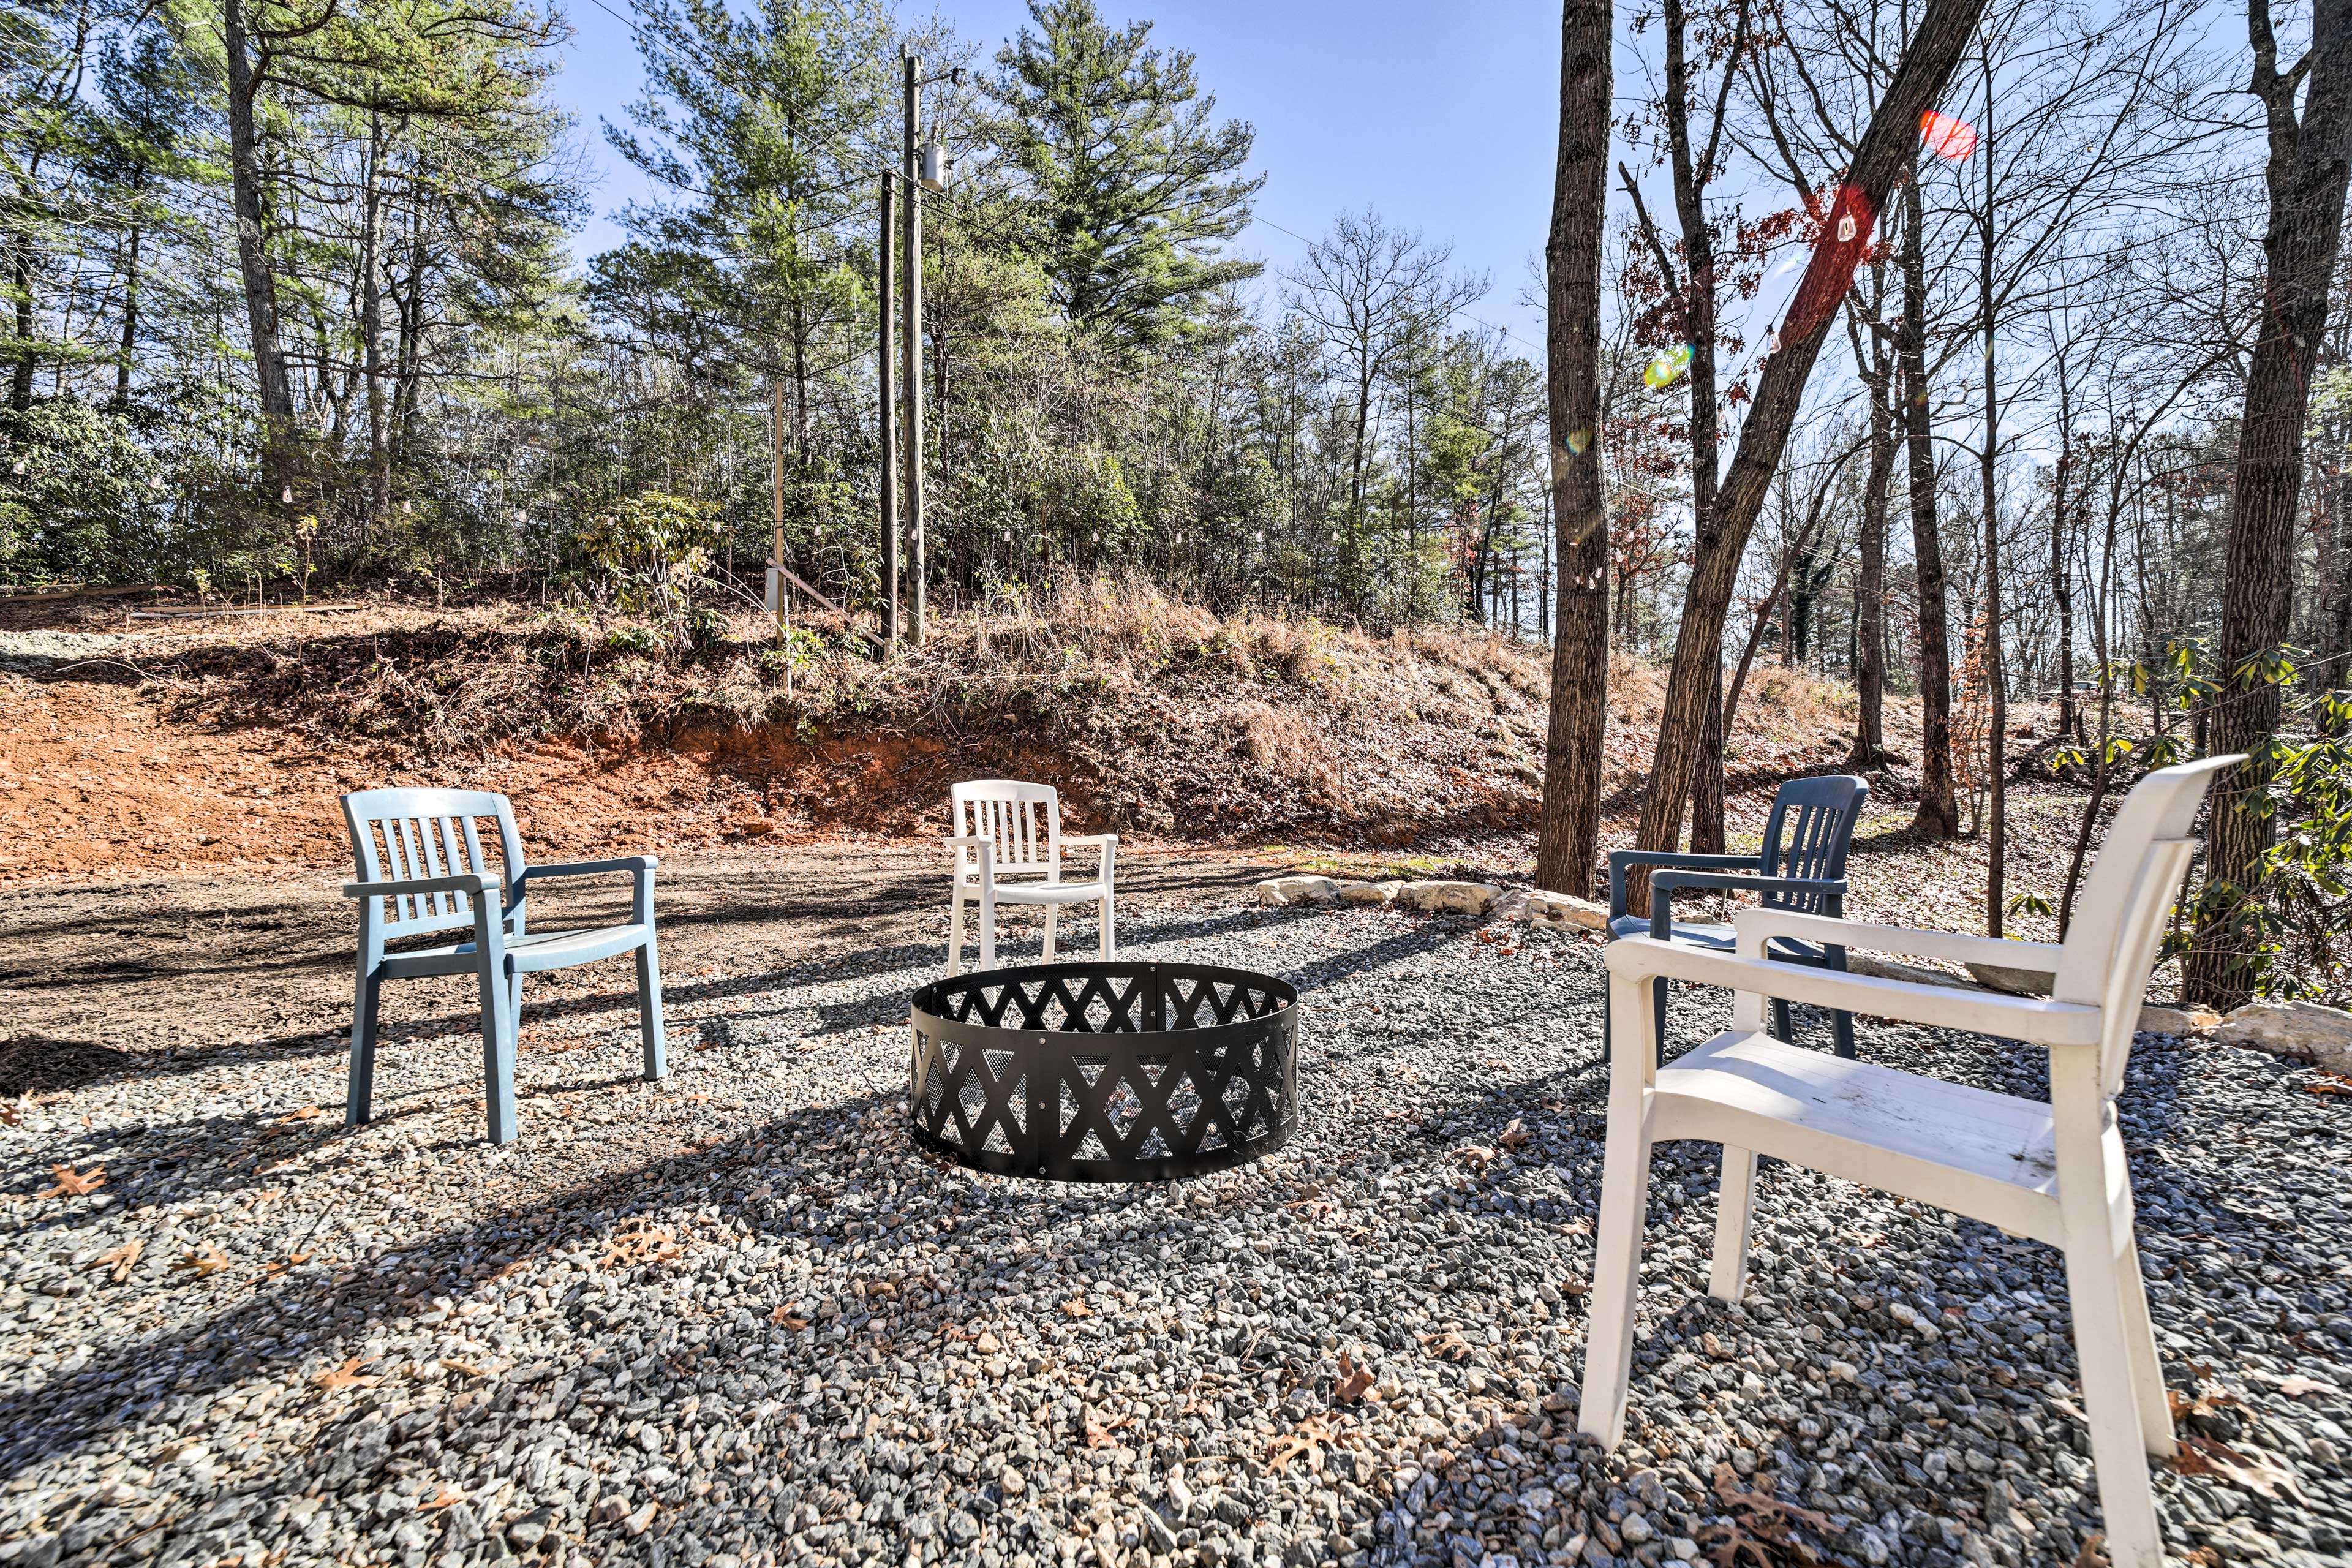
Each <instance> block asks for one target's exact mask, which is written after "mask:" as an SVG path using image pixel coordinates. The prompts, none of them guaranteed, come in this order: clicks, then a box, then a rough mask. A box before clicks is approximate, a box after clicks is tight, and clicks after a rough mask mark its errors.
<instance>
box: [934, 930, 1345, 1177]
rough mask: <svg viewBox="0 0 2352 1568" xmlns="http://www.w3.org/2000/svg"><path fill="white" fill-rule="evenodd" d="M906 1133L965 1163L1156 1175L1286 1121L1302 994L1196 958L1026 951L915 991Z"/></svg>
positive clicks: (1196, 1166) (1249, 1155) (1178, 1171)
mask: <svg viewBox="0 0 2352 1568" xmlns="http://www.w3.org/2000/svg"><path fill="white" fill-rule="evenodd" d="M908 1026H909V1033H910V1035H911V1037H912V1044H913V1065H912V1068H911V1078H910V1081H909V1094H908V1104H909V1106H910V1107H911V1108H912V1110H913V1122H914V1133H915V1142H917V1143H919V1144H920V1145H921V1146H922V1147H924V1148H926V1149H929V1150H930V1151H932V1152H935V1153H939V1154H944V1155H946V1156H947V1157H948V1158H949V1159H950V1160H953V1161H955V1162H956V1163H959V1164H962V1165H969V1166H971V1167H972V1168H973V1169H975V1170H982V1171H992V1172H994V1173H997V1174H999V1175H1005V1176H1045V1177H1050V1178H1052V1179H1054V1180H1056V1181H1065V1182H1159V1181H1167V1180H1169V1179H1171V1178H1172V1177H1178V1176H1196V1175H1201V1174H1202V1173H1206V1172H1210V1171H1223V1170H1226V1169H1228V1168H1230V1167H1232V1166H1234V1165H1239V1164H1244V1163H1247V1162H1249V1161H1251V1160H1255V1159H1256V1158H1258V1157H1259V1156H1260V1155H1262V1154H1265V1153H1267V1152H1271V1151H1273V1150H1276V1149H1279V1148H1281V1147H1282V1145H1283V1144H1284V1143H1285V1142H1288V1140H1289V1138H1290V1134H1291V1132H1292V1131H1293V1130H1295V1129H1296V1128H1297V1124H1298V993H1297V990H1296V989H1295V988H1294V987H1292V986H1291V985H1290V984H1287V983H1286V982H1284V981H1280V980H1276V979H1275V978H1273V977H1272V976H1271V975H1265V974H1255V973H1251V972H1250V971H1248V970H1246V969H1226V968H1222V967H1220V966H1218V965H1215V964H1207V963H1033V964H1024V965H1021V966H1019V967H1017V968H1013V969H989V970H982V971H981V972H979V973H973V974H957V975H950V977H948V978H946V979H944V980H934V981H932V982H931V983H930V984H928V985H926V986H924V987H923V988H922V989H920V990H919V991H917V992H916V993H915V1001H914V1009H913V1014H912V1016H911V1017H910V1018H909V1019H908Z"/></svg>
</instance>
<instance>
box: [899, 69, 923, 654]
mask: <svg viewBox="0 0 2352 1568" xmlns="http://www.w3.org/2000/svg"><path fill="white" fill-rule="evenodd" d="M922 73H923V61H922V58H921V57H920V56H919V55H913V54H910V55H908V57H907V158H906V191H907V228H906V238H907V251H906V258H905V271H906V274H907V313H906V320H905V321H904V323H903V331H904V338H905V342H906V345H907V361H906V391H907V537H908V541H909V542H910V543H911V545H912V549H913V554H912V557H911V560H910V562H909V565H910V566H911V568H912V570H913V572H914V577H915V605H914V609H915V626H914V634H915V643H916V646H917V647H920V646H921V645H922V641H923V634H924V632H925V630H926V626H925V625H924V621H925V616H924V613H923V612H924V603H923V600H924V594H923V587H924V584H923V567H924V561H923V554H924V552H923V187H922V182H921V174H922V171H921V169H920V168H919V166H918V164H917V160H918V159H919V157H920V156H921V155H922V153H921V135H922V129H923V74H922Z"/></svg>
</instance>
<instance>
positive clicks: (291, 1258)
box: [261, 1252, 311, 1279]
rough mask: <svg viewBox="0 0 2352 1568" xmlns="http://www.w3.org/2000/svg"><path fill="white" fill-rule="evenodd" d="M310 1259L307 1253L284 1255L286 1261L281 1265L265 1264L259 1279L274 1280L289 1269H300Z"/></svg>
mask: <svg viewBox="0 0 2352 1568" xmlns="http://www.w3.org/2000/svg"><path fill="white" fill-rule="evenodd" d="M310 1257H311V1255H310V1253H307V1252H289V1253H288V1254H287V1255H286V1261H285V1262H283V1263H270V1264H265V1265H264V1266H263V1267H262V1270H261V1277H262V1278H263V1279H277V1278H278V1276H279V1275H280V1274H283V1273H285V1272H286V1271H287V1270H288V1269H289V1268H301V1267H302V1265H304V1264H305V1263H308V1262H310Z"/></svg>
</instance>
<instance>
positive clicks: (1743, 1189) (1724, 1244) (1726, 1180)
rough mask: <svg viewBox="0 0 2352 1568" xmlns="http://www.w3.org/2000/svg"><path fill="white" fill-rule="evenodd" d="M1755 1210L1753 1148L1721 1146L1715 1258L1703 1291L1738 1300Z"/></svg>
mask: <svg viewBox="0 0 2352 1568" xmlns="http://www.w3.org/2000/svg"><path fill="white" fill-rule="evenodd" d="M1755 1212H1756V1151H1755V1150H1753V1149H1735V1148H1733V1147H1732V1146H1731V1145H1730V1144H1728V1143H1726V1144H1725V1145H1724V1146H1723V1176H1722V1179H1721V1180H1720V1181H1719V1182H1718V1183H1717V1188H1716V1199H1715V1261H1714V1264H1713V1266H1712V1267H1711V1268H1709V1269H1708V1272H1707V1277H1706V1293H1707V1294H1708V1295H1710V1296H1712V1297H1714V1298H1715V1299H1716V1300H1718V1301H1737V1300H1739V1293H1740V1291H1741V1290H1742V1289H1745V1288H1746V1286H1747V1283H1748V1220H1749V1217H1750V1216H1751V1215H1754V1213H1755Z"/></svg>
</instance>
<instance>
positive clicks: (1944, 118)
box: [1919, 109, 1977, 163]
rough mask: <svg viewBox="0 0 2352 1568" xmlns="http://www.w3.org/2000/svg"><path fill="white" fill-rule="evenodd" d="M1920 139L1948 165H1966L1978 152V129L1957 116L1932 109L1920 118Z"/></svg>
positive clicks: (1928, 149) (1929, 150)
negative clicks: (1973, 154) (1971, 155)
mask: <svg viewBox="0 0 2352 1568" xmlns="http://www.w3.org/2000/svg"><path fill="white" fill-rule="evenodd" d="M1919 139H1920V140H1921V141H1922V142H1926V143H1927V151H1928V152H1930V153H1934V154H1935V155H1936V156H1937V157H1938V158H1941V159H1943V160H1944V162H1946V163H1965V162H1966V161H1967V160H1968V157H1969V154H1970V153H1974V152H1975V151H1976V150H1977V128H1976V127H1975V126H1973V125H1971V124H1969V122H1968V121H1965V120H1962V119H1961V118H1960V117H1959V116H1958V115H1957V114H1947V113H1945V112H1944V111H1943V110H1940V109H1931V110H1927V113H1925V114H1923V115H1921V116H1920V117H1919Z"/></svg>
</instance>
